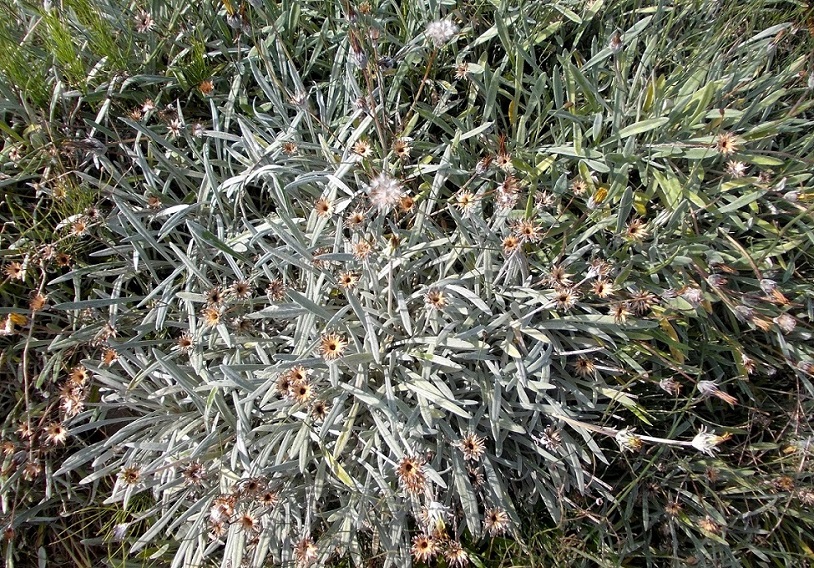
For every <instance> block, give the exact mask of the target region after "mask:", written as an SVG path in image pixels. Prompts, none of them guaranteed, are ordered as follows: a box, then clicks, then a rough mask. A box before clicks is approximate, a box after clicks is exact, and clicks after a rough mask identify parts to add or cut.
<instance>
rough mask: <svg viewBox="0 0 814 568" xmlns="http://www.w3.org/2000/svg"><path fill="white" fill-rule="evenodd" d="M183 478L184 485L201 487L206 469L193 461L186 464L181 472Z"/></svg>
mask: <svg viewBox="0 0 814 568" xmlns="http://www.w3.org/2000/svg"><path fill="white" fill-rule="evenodd" d="M181 475H182V476H183V478H184V483H186V484H187V485H192V486H199V485H203V482H204V480H205V479H206V469H205V468H204V466H203V464H201V462H198V461H195V462H192V463H190V464H188V465H187V466H186V467H185V468H184V470H183V471H182V472H181Z"/></svg>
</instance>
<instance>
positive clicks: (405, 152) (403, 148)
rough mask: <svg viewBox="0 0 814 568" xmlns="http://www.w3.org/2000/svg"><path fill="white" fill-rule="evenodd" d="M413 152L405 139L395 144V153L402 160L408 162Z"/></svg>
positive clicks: (398, 139)
mask: <svg viewBox="0 0 814 568" xmlns="http://www.w3.org/2000/svg"><path fill="white" fill-rule="evenodd" d="M411 150H412V148H410V144H409V142H408V140H407V139H405V138H397V139H396V141H395V142H393V153H395V154H396V156H398V157H399V159H401V160H408V159H409V158H410V151H411Z"/></svg>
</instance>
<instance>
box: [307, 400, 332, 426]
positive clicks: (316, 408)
mask: <svg viewBox="0 0 814 568" xmlns="http://www.w3.org/2000/svg"><path fill="white" fill-rule="evenodd" d="M330 411H331V405H330V404H328V402H327V401H325V400H321V399H318V400H315V401H314V402H313V403H312V404H311V417H312V418H313V419H314V420H315V421H316V422H322V421H323V420H325V419H326V418H327V417H328V413H329V412H330Z"/></svg>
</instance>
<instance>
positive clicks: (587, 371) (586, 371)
mask: <svg viewBox="0 0 814 568" xmlns="http://www.w3.org/2000/svg"><path fill="white" fill-rule="evenodd" d="M574 370H575V371H576V373H577V375H579V376H580V377H594V376H596V365H594V362H593V361H591V360H590V359H588V358H586V357H580V358H579V359H577V361H576V363H574Z"/></svg>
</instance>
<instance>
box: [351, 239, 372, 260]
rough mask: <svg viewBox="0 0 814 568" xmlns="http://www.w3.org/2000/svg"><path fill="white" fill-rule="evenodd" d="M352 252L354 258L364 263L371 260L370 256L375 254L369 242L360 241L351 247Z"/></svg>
mask: <svg viewBox="0 0 814 568" xmlns="http://www.w3.org/2000/svg"><path fill="white" fill-rule="evenodd" d="M351 252H352V253H353V258H355V259H356V260H359V261H362V262H364V261H366V260H367V259H368V258H370V254H371V253H372V252H373V247H372V246H371V244H370V243H369V242H367V241H358V242H355V243H353V245H351Z"/></svg>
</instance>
